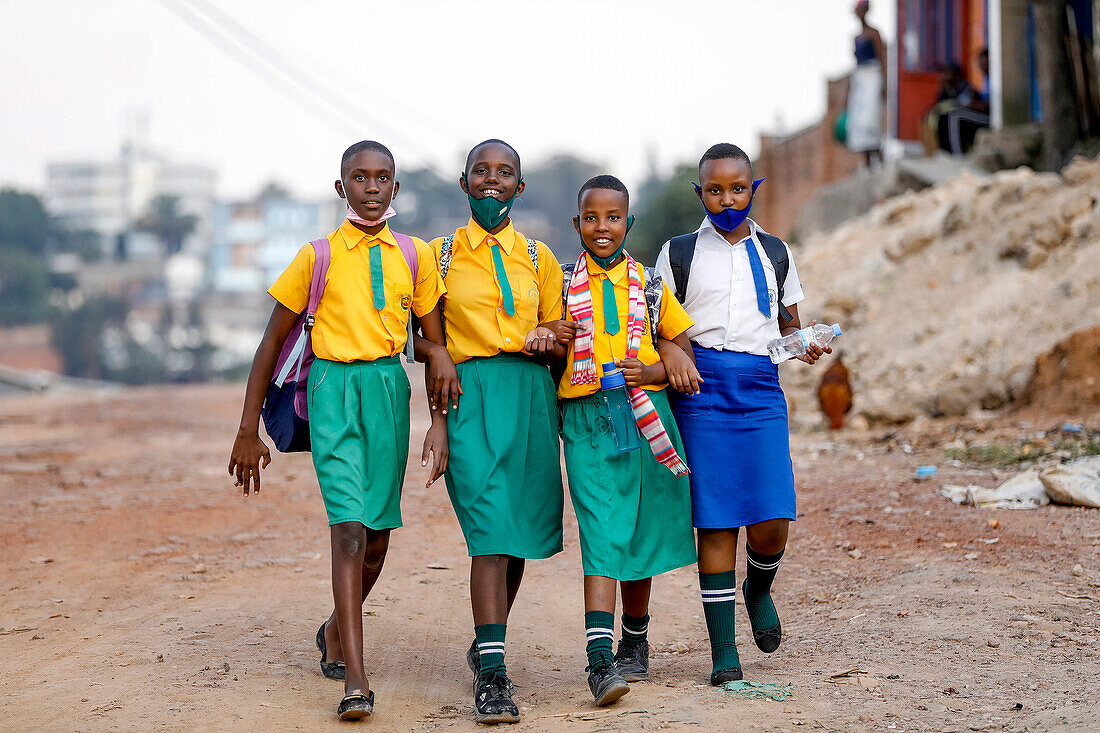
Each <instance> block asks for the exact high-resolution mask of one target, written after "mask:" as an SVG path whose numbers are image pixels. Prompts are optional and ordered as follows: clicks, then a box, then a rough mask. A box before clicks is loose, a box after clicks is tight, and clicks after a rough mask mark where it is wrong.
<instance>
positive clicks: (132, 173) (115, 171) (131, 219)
mask: <svg viewBox="0 0 1100 733" xmlns="http://www.w3.org/2000/svg"><path fill="white" fill-rule="evenodd" d="M46 179H47V185H46V194H45V202H46V208H47V210H48V211H49V212H50V214H51V215H53V216H55V217H57V219H58V220H59V222H60V223H61V224H62V225H63V226H65V227H66V228H68V229H73V230H80V229H87V230H91V231H94V232H96V233H97V234H99V235H100V237H101V245H102V247H103V256H104V257H105V258H106V259H108V260H126V259H139V260H144V259H159V258H160V257H161V256H162V255H163V253H161V252H160V251H159V243H158V242H157V240H156V238H155V237H152V236H151V235H148V234H145V233H142V232H138V231H136V229H135V224H136V223H137V222H138V220H139V219H141V217H142V216H144V215H145V214H146V213H147V212H148V210H149V207H150V205H151V204H152V203H153V201H154V200H155V199H156V198H157V197H160V196H172V197H174V198H176V200H177V201H178V205H177V211H178V212H179V213H180V214H182V215H192V216H194V217H195V218H196V226H195V229H194V231H192V233H191V234H190V235H189V236H188V237H186V238H185V240H184V243H183V248H182V251H183V252H185V253H190V254H198V255H201V254H202V251H203V250H204V249H205V247H204V245H205V243H206V241H207V239H208V236H209V231H210V214H211V206H212V204H213V201H214V180H215V172H214V169H213V168H207V167H205V166H201V165H192V164H180V163H173V162H171V161H169V160H167V158H165V157H164V156H163V155H160V154H157V153H155V152H153V151H151V150H149V149H148V148H147V147H146V146H145V145H142V144H138V143H134V142H128V143H126V144H125V145H123V147H122V150H121V151H120V152H119V155H118V157H117V158H115V159H114V160H108V161H87V160H84V161H69V162H60V163H51V164H50V165H48V166H47V168H46Z"/></svg>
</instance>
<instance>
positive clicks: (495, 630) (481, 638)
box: [474, 624, 508, 676]
mask: <svg viewBox="0 0 1100 733" xmlns="http://www.w3.org/2000/svg"><path fill="white" fill-rule="evenodd" d="M507 628H508V626H507V624H481V625H480V626H475V627H474V637H475V638H476V639H477V653H478V655H479V656H480V658H481V667H480V669H479V672H480V674H481V675H482V676H486V675H490V674H494V673H499V674H504V672H505V669H504V633H505V631H506V629H507Z"/></svg>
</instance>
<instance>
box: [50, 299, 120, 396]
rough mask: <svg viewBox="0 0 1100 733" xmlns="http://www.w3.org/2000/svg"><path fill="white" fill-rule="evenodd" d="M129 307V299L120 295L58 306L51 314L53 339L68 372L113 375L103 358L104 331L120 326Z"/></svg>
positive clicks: (82, 375) (66, 372)
mask: <svg viewBox="0 0 1100 733" xmlns="http://www.w3.org/2000/svg"><path fill="white" fill-rule="evenodd" d="M126 311H127V307H126V303H125V302H124V301H122V300H121V299H119V298H112V297H109V296H98V297H95V298H90V299H88V300H86V301H84V302H83V303H81V304H80V305H78V306H77V307H75V308H73V309H71V310H69V309H58V310H57V311H56V312H55V313H54V314H53V315H52V317H51V319H50V321H51V325H52V329H51V333H50V341H51V342H52V343H53V347H54V349H55V350H56V351H57V353H58V354H59V355H60V356H61V364H62V370H63V371H64V373H65V374H68V375H70V376H74V377H87V378H89V379H105V378H107V377H108V376H110V375H109V368H108V365H107V361H106V359H105V358H104V349H103V334H104V332H105V331H106V330H107V329H108V328H109V327H112V326H113V327H114V328H115V329H116V330H121V329H122V328H123V325H124V321H125V319H126Z"/></svg>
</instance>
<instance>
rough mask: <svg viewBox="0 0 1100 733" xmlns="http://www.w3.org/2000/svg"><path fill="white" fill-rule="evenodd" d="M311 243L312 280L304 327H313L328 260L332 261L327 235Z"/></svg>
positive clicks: (323, 290)
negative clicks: (312, 255)
mask: <svg viewBox="0 0 1100 733" xmlns="http://www.w3.org/2000/svg"><path fill="white" fill-rule="evenodd" d="M310 244H311V245H313V254H314V260H313V281H312V282H311V283H310V284H309V305H308V306H306V314H307V315H306V328H307V329H312V328H313V316H314V315H316V313H317V306H318V305H320V303H321V296H322V295H323V294H324V292H325V278H326V277H327V276H328V266H329V262H331V261H332V252H331V250H330V249H329V243H328V237H324V238H322V239H315V240H313V241H312V242H310Z"/></svg>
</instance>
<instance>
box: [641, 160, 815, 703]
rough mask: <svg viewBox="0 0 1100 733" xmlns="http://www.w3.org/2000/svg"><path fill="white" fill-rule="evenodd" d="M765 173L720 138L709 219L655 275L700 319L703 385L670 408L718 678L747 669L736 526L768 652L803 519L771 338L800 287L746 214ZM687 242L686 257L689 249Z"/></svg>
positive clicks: (696, 352)
mask: <svg viewBox="0 0 1100 733" xmlns="http://www.w3.org/2000/svg"><path fill="white" fill-rule="evenodd" d="M762 182H763V179H760V180H758V181H753V180H752V164H751V163H750V161H749V157H748V156H747V155H746V154H745V152H744V151H743V150H741V148H739V147H737V146H736V145H731V144H729V143H719V144H718V145H714V146H712V147H711V148H710V149H709V150H707V152H706V153H705V154H704V155H703V157H702V158H701V159H700V161H699V184H697V185H696V192H697V193H698V194H699V198H700V200H701V201H702V203H703V207H704V209H705V212H706V219H704V221H703V224H702V226H700V227H699V229H698V230H697V231H696V232H695V234H694V235H687V236H686V237H684V238H677V239H675V240H671V241H670V242H666V243H665V245H664V246H663V247H662V249H661V254H660V255H659V256H658V258H657V271H658V273H660V275H661V276H662V278H663V279H664V280H665V282H668V283H676V284H677V297H679V298H681V299H682V302H683V304H684V309H685V310H686V311H687V312H688V315H689V316H691V319H692V320H693V321H694V322H695V325H694V326H693V327H692V328H691V329H689V330H688V332H687V335H688V338H689V339H691V342H692V347H693V348H692V351H693V353H692V354H690V355H689V356H691V357H692V358H693V359H694V361H695V365H696V367H697V368H698V371H699V375H700V379H699V382H700V383H701V384H700V385H699V391H698V393H696V394H692V393H691V392H692V390H691V389H688V390H687V391H686V393H687V396H681V397H679V398H678V399H677V400H676V401H675V402H674V404H673V411H674V413H675V415H676V420H677V423H678V424H679V427H680V433H681V436H682V437H683V442H684V449H685V451H686V453H687V456H686V459H687V463H688V467H689V468H690V470H691V477H690V478H691V503H692V518H693V524H694V525H695V527H696V529H697V530H698V549H699V585H700V589H701V593H702V598H703V612H704V615H705V617H706V621H707V631H708V633H709V635H710V643H711V661H712V663H713V667H712V671H711V677H710V682H711V684H712V685H722V684H725V683H726V682H728V681H730V680H739V679H741V678H742V672H741V662H740V658H739V656H738V654H737V645H736V641H735V636H734V607H735V599H736V595H737V585H736V582H735V570H734V568H735V564H736V550H737V532H738V528H740V527H745V532H746V535H747V539H746V548H747V551H748V569H747V577H746V578H745V582H744V583H743V585H742V592H743V593H744V595H745V606H746V608H747V610H748V614H749V620H750V622H751V624H752V630H753V637H754V639H755V641H756V645H757V646H758V647H759V648H760V649H761V650H762V651H764V652H768V653H770V652H773V651H775V650H776V649H777V648H778V647H779V643H780V641H781V639H782V627H781V625H780V622H779V616H778V615H777V614H776V611H775V606H774V605H773V603H772V599H771V584H772V579H773V578H774V577H775V573H776V571H777V570H778V568H779V563H780V560H781V559H782V557H783V550H784V548H785V547H786V544H787V528H788V525H789V524H790V522H791V521H793V520H794V519H795V516H796V509H795V494H794V471H793V468H792V465H791V453H790V436H789V430H788V424H787V403H786V400H785V398H784V397H783V390H782V389H781V388H780V386H779V372H778V369H777V367H776V365H774V364H772V363H771V360H770V359H769V358H768V349H767V344H768V342H769V341H770V340H771V339H773V338H778V337H779V336H781V335H786V334H788V333H793V332H794V331H796V330H798V329H799V328H801V325H800V322H799V318H798V307H797V304H798V303H799V302H800V301H801V300H802V299H803V297H804V296H803V294H802V286H801V285H800V284H799V281H798V273H797V271H796V270H795V266H794V261H793V258H792V257H791V253H790V248H789V247H787V245H786V244H785V243H783V242H781V241H779V240H778V239H776V238H774V237H772V236H771V235H769V234H767V233H765V232H764V231H763V230H761V229H760V228H759V227H757V225H756V223H755V222H753V221H752V220H751V219H749V218H748V213H749V209H750V207H751V206H752V197H753V193H754V192H755V191H756V188H757V187H758V186H759V185H760V184H761V183H762ZM678 240H679V241H678ZM692 240H693V241H692ZM762 242H766V243H767V244H768V245H769V247H770V248H771V250H772V254H773V256H775V257H776V260H777V261H778V262H782V259H783V256H784V255H785V259H786V263H787V273H786V277H785V278H784V279H783V287H782V288H780V287H778V283H777V280H776V269H777V268H776V264H775V263H773V261H772V259H773V258H772V256H769V253H768V251H767V248H765V246H764V245H763V244H762ZM674 243H675V244H674ZM692 245H693V246H692ZM778 245H782V247H781V248H779V247H778ZM685 246H686V247H687V249H688V251H691V252H692V254H691V255H690V257H684V256H683V255H682V252H683V251H684V249H683V248H684V247H685ZM672 249H676V251H675V252H673V253H672V256H671V257H670V250H672ZM685 264H687V265H688V267H685V266H684V265H685ZM677 275H679V276H680V277H679V281H677ZM781 321H782V322H781ZM812 323H813V322H812V321H811V324H812ZM671 346H672V345H665V346H664V348H663V349H662V352H661V356H662V359H666V358H669V357H671V358H672V359H673V360H674V361H675V359H676V358H678V357H679V355H677V354H675V353H674V351H675V349H678V347H675V349H674V348H670V347H671ZM829 351H830V349H829V348H828V347H826V348H825V349H824V352H829ZM666 352H672V353H669V354H666ZM822 353H823V350H822V349H821V348H819V347H818V346H817V345H811V347H810V350H809V351H808V352H807V354H806V355H805V356H804V357H800V358H801V359H802V360H803V361H805V362H807V363H808V364H813V363H814V362H815V361H817V360H818V359H819V358H820V357H821V355H822ZM681 358H682V357H681ZM672 368H673V369H675V368H676V367H675V366H673V367H672ZM674 386H677V385H676V384H674Z"/></svg>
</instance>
